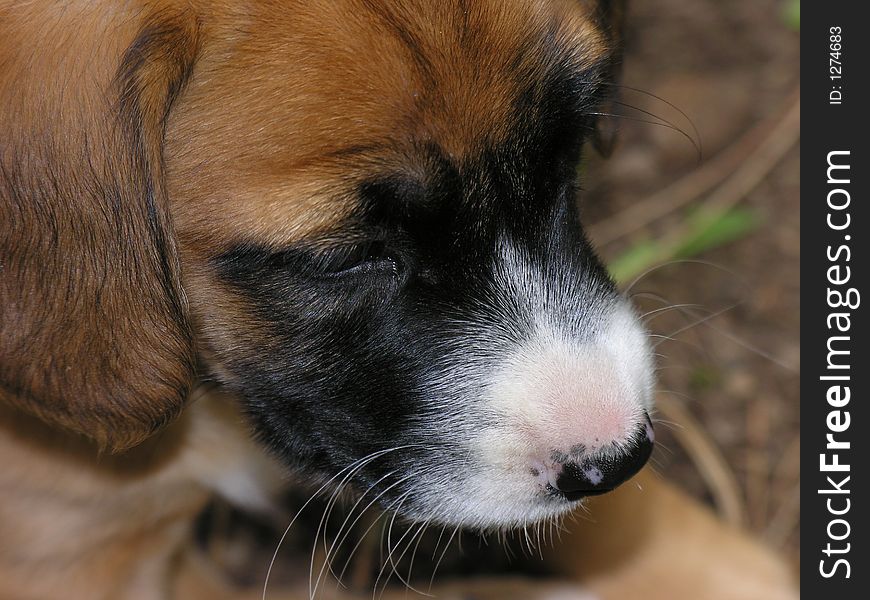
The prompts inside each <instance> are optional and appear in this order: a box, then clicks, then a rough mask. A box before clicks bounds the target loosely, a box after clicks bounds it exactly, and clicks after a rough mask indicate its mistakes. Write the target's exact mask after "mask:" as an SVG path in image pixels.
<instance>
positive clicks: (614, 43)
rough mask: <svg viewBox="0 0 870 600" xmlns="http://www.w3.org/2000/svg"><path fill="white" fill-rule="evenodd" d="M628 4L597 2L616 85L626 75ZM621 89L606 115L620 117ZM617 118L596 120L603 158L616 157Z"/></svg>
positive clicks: (596, 11)
mask: <svg viewBox="0 0 870 600" xmlns="http://www.w3.org/2000/svg"><path fill="white" fill-rule="evenodd" d="M627 4H628V0H595V7H594V13H593V14H594V15H595V19H596V21H597V23H598V26H599V27H600V28H601V31H602V32H604V35H605V37H606V39H607V41H608V43H609V44H610V73H609V77H610V80H611V81H612V82H613V83H614V84H616V83H617V82H618V81H619V76H620V74H621V73H622V50H623V43H624V33H625V9H626V5H627ZM619 96H620V94H619V87H617V86H616V85H614V86H613V87H612V88H611V90H610V91H609V95H608V96H607V98H606V100H605V101H604V103H603V104H602V106H601V112H602V113H608V114H611V115H612V114H616V111H617V110H618V109H617V108H616V102H617V101H618V99H619ZM616 121H617V117H611V116H606V115H601V116H599V117H598V118H597V119H596V120H595V130H594V131H593V134H592V145H593V147H594V148H595V150H596V151H597V152H598V153H599V154H600V155H601V156H603V157H605V158H607V157H609V156H610V155H611V154H612V153H613V149H614V147H615V146H616V134H617V122H616Z"/></svg>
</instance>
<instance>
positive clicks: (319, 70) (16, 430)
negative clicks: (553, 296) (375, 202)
mask: <svg viewBox="0 0 870 600" xmlns="http://www.w3.org/2000/svg"><path fill="white" fill-rule="evenodd" d="M594 4H595V3H593V2H580V1H577V2H575V1H573V0H549V1H547V0H530V1H528V2H507V1H498V0H487V1H481V2H472V1H471V0H467V1H466V2H456V3H451V2H433V1H431V0H428V1H427V0H413V1H412V0H409V1H408V2H402V3H389V2H375V1H374V0H297V1H295V2H286V3H274V2H265V1H262V2H254V1H251V2H231V1H229V0H226V1H219V0H217V1H213V2H208V1H205V0H192V1H190V2H174V1H162V0H160V1H149V2H146V1H144V0H143V1H142V2H131V3H117V2H90V1H84V0H81V1H69V2H63V3H53V2H36V3H32V2H26V3H25V2H15V1H11V0H5V1H3V2H0V107H2V108H0V229H2V232H3V234H2V237H0V400H2V401H3V402H2V403H0V458H2V461H3V463H4V467H3V469H0V539H2V540H3V542H2V546H0V597H3V598H15V599H17V598H58V597H66V598H89V599H101V598H106V599H108V598H143V599H152V598H155V599H156V598H165V597H170V596H175V597H183V598H219V597H227V598H229V597H241V596H239V595H237V594H238V593H237V592H235V591H230V590H229V588H227V587H226V586H225V585H223V584H222V583H221V582H220V581H219V577H218V576H217V575H215V574H214V573H208V571H207V569H206V570H203V569H202V568H200V567H201V565H199V566H198V565H197V564H196V561H195V560H192V559H191V557H190V556H187V555H185V553H184V549H185V548H186V540H187V539H188V537H189V526H190V522H191V520H192V518H193V517H194V515H195V514H196V513H197V512H198V511H200V510H201V508H202V507H203V505H204V503H205V502H206V500H207V497H208V495H209V493H210V491H209V490H210V488H213V487H214V486H215V485H219V482H220V480H221V479H222V478H223V477H226V475H227V472H228V471H229V472H238V473H249V474H250V473H269V474H270V475H273V473H272V471H273V470H274V466H273V465H271V464H270V463H269V462H268V461H266V460H265V458H263V456H262V453H261V452H260V451H258V450H257V449H256V448H254V447H253V446H252V445H251V444H250V442H248V441H247V438H246V436H245V434H244V433H243V432H242V431H241V430H240V428H239V418H238V417H237V416H235V415H234V413H232V412H231V411H230V412H228V410H229V409H227V408H226V407H228V406H229V407H231V406H232V403H231V402H230V401H227V400H225V399H223V400H221V399H216V400H215V399H213V400H210V401H205V400H202V401H200V402H198V403H197V405H196V406H194V407H192V408H191V410H189V411H186V412H185V413H184V415H183V417H182V418H180V419H178V416H179V415H180V414H181V413H182V411H183V408H184V406H185V404H186V403H187V402H188V399H189V398H190V397H191V386H192V385H193V384H194V381H195V373H194V370H195V369H194V361H195V356H197V354H198V355H199V356H205V357H206V358H208V356H209V351H210V346H211V345H213V344H218V342H219V341H220V340H218V339H217V338H219V337H220V336H226V335H228V334H231V335H235V336H239V337H243V336H254V337H256V336H258V335H259V333H258V331H257V329H256V327H253V326H252V324H251V323H249V322H246V321H245V320H244V318H243V317H242V316H241V315H242V313H243V312H244V311H243V308H244V307H243V301H242V300H241V299H239V298H237V297H235V296H233V295H232V294H231V293H230V292H229V291H228V290H226V289H224V287H223V286H222V285H221V284H219V283H218V282H217V280H216V278H215V277H213V274H212V272H211V266H210V262H209V261H210V259H212V258H213V257H214V256H216V255H218V254H220V253H221V252H222V251H225V250H226V249H227V248H229V247H231V246H232V245H233V244H235V243H239V242H246V241H256V242H257V243H259V244H263V245H266V246H273V247H276V248H279V247H282V246H283V245H286V244H288V243H289V242H295V241H299V240H303V239H306V240H307V239H311V240H317V239H320V238H323V237H324V236H346V235H350V234H352V232H349V231H347V230H346V229H345V225H344V222H343V219H344V218H345V217H346V216H347V215H348V214H350V213H351V212H352V210H353V208H354V206H353V203H354V202H355V200H354V199H353V198H354V196H353V195H352V194H351V190H352V189H354V187H355V186H356V185H357V184H358V182H359V181H360V178H361V177H362V176H363V175H364V174H365V173H366V172H367V170H370V169H372V168H373V167H377V166H381V167H383V166H392V167H394V168H400V169H404V170H406V171H409V172H415V171H417V170H418V171H420V172H421V174H422V173H423V172H424V167H425V165H420V164H415V160H417V159H415V158H413V157H414V156H415V153H414V152H413V150H414V149H415V148H416V147H419V146H425V145H426V144H429V143H437V144H438V145H439V146H440V147H441V148H443V149H445V151H446V152H447V153H448V154H449V155H450V156H454V157H461V156H464V155H466V154H468V153H471V152H474V151H475V149H476V147H477V145H478V144H480V143H482V142H484V141H497V140H499V139H502V137H503V136H505V135H506V132H508V131H509V130H510V128H511V125H512V123H511V119H512V118H513V117H512V115H511V114H510V111H508V110H506V108H505V107H508V106H510V104H511V101H512V99H514V98H515V97H516V96H517V94H518V93H519V90H520V88H521V87H522V86H524V85H528V84H529V83H530V82H531V83H534V81H535V78H536V77H538V76H540V75H541V73H540V70H541V69H543V68H545V65H544V66H542V65H540V64H539V63H538V62H537V61H538V59H539V56H538V55H537V54H535V52H534V51H533V50H532V49H531V48H532V46H531V45H530V44H527V43H526V41H528V40H530V39H531V38H533V37H535V36H541V35H544V34H548V35H550V37H551V39H555V40H558V41H559V43H560V44H562V45H564V46H566V47H569V48H573V52H572V57H573V60H575V61H576V62H577V64H578V65H581V66H584V65H585V66H588V65H590V64H592V63H594V62H595V61H598V60H603V59H607V58H608V56H609V55H610V53H612V52H614V51H615V48H616V45H617V38H618V37H619V35H620V32H619V29H618V27H613V28H610V27H609V22H610V19H611V18H613V15H610V16H608V15H606V14H601V13H600V12H598V11H597V9H596V8H595V7H594ZM617 10H618V9H617ZM602 19H603V20H602ZM602 25H603V26H602ZM545 37H546V36H545ZM444 48H450V49H451V50H450V51H449V52H446V51H444ZM222 332H223V333H222ZM194 339H198V340H200V342H199V343H200V344H201V346H200V347H198V348H196V347H194V341H193V340H194ZM224 341H225V340H224ZM218 345H221V344H218ZM223 345H225V344H223ZM215 368H217V369H219V368H220V365H216V366H215ZM173 421H174V422H173ZM170 423H171V424H170ZM161 429H162V431H160V432H159V433H157V432H158V431H159V430H161ZM130 448H132V450H130ZM105 449H110V450H113V451H118V452H121V453H120V454H118V455H116V456H112V455H106V454H104V452H103V451H104V450H105ZM124 450H126V452H122V451H124ZM655 485H657V484H652V486H653V487H655ZM651 498H654V496H653V497H651V496H647V497H646V498H644V503H645V504H647V505H648V506H649V508H648V510H649V515H648V517H647V518H648V519H650V520H655V519H657V518H659V517H660V516H661V513H660V512H659V511H666V512H667V514H672V513H673V512H676V511H681V510H682V507H683V506H685V504H686V502H687V501H686V500H685V499H683V498H682V497H681V496H671V497H670V498H671V499H670V500H669V501H668V502H667V503H656V502H654V501H653V502H650V500H651ZM626 510H628V511H629V512H631V510H632V509H630V508H629V509H626ZM707 523H708V524H707V525H705V527H707V529H706V531H708V532H709V536H710V538H709V539H719V537H720V536H734V535H735V534H732V533H725V532H724V530H722V528H721V527H719V526H718V525H716V524H715V523H714V522H713V521H712V520H710V519H709V518H707ZM620 529H622V530H625V527H624V526H621V525H619V524H615V525H614V527H613V528H608V535H611V534H612V532H613V531H616V532H617V533H618V532H619V530H620ZM623 532H624V531H623ZM600 538H601V535H600V532H599V534H598V535H596V534H591V535H590V536H589V538H587V541H588V542H589V543H590V544H599V543H600V541H601V540H600ZM657 539H664V538H662V537H660V538H657ZM690 541H691V540H690ZM691 543H695V542H694V541H691ZM741 544H742V545H739V548H744V547H746V546H747V544H748V543H747V542H741ZM638 546H639V548H638V550H637V551H638V552H641V553H643V552H646V551H647V550H645V549H644V545H643V544H642V543H641V544H638ZM591 547H599V548H603V547H604V546H603V545H600V546H591ZM687 547H696V546H691V544H690V545H689V546H687ZM705 551H706V549H705ZM598 555H599V556H601V557H602V559H607V558H608V557H609V559H613V560H615V559H616V558H617V557H616V556H614V555H613V553H611V552H604V551H602V552H600V553H599V554H598ZM699 555H700V554H699ZM720 559H721V557H718V558H711V561H713V560H715V561H717V563H718V564H724V565H725V567H723V568H725V569H727V568H728V567H727V565H729V564H732V563H729V562H728V561H727V560H726V561H724V563H723V561H722V560H720ZM649 560H650V561H652V563H651V564H652V565H656V564H657V563H656V562H655V561H656V560H660V559H656V558H655V557H653V556H652V555H651V557H650V559H649ZM658 566H660V567H661V568H662V569H668V570H670V569H672V568H679V566H674V565H661V564H658ZM648 568H649V569H652V567H648ZM573 570H574V569H573V567H571V566H570V565H569V566H568V567H566V573H571V572H573ZM668 572H670V571H668ZM629 580H631V578H630V577H629ZM475 585H477V586H478V588H479V590H480V591H481V594H485V593H490V595H492V594H496V596H497V597H503V598H507V597H516V598H533V597H536V596H535V595H536V594H538V593H545V592H546V590H547V589H548V588H545V587H537V586H532V585H531V584H528V583H526V584H516V585H513V586H512V587H511V592H510V594H509V593H508V592H504V595H498V594H500V593H501V592H498V591H497V590H503V589H504V587H503V586H504V585H505V584H504V583H499V582H488V583H487V582H480V583H478V584H475ZM608 585H610V584H608ZM776 585H779V583H777V584H776ZM612 586H616V587H615V588H614V587H612ZM612 586H611V588H608V589H618V586H619V583H618V581H616V583H614V584H612ZM533 587H534V589H535V590H537V591H534V592H533V591H531V590H532V588H533ZM602 589H604V588H602ZM632 589H634V588H632ZM487 590H489V592H487ZM444 592H445V594H447V595H448V597H449V594H451V593H453V592H451V591H450V588H445V589H444ZM608 593H609V592H608ZM511 594H512V595H511ZM289 597H297V596H296V595H295V594H291V595H290V596H289ZM540 597H544V596H540ZM608 597H614V598H616V597H620V596H617V595H612V596H608ZM622 597H626V598H628V597H631V596H622ZM663 597H668V596H663ZM669 597H673V598H676V597H682V596H669ZM692 597H693V598H707V597H710V598H712V597H714V596H712V595H711V596H702V595H699V594H695V595H694V596H692ZM764 597H772V596H764Z"/></svg>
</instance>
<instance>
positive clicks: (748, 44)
mask: <svg viewBox="0 0 870 600" xmlns="http://www.w3.org/2000/svg"><path fill="white" fill-rule="evenodd" d="M783 8H784V2H782V1H780V0H763V1H762V0H740V1H734V0H732V1H728V2H722V1H721V0H695V1H692V2H686V1H685V0H633V1H632V2H631V11H630V18H629V28H628V35H627V47H628V53H627V56H626V58H625V71H624V77H623V83H624V84H625V85H626V86H630V87H632V88H637V89H639V90H644V91H646V92H649V93H651V94H655V95H656V96H658V97H660V98H662V99H663V100H666V101H667V102H670V103H672V104H673V105H675V106H676V107H678V108H679V109H680V110H681V111H683V112H684V113H685V114H686V115H688V117H690V118H691V121H692V122H693V123H694V126H695V127H696V128H697V131H698V134H699V137H700V140H701V145H702V156H701V159H700V161H699V158H698V153H697V151H696V148H695V147H694V146H693V145H692V143H690V142H689V141H688V140H687V139H686V137H684V136H683V135H681V134H680V133H677V132H675V131H673V130H671V129H668V128H666V127H663V126H659V125H652V124H649V123H642V122H639V121H638V120H630V119H619V120H618V121H619V123H618V124H619V145H618V146H617V148H616V150H615V152H614V153H613V155H612V156H611V158H610V159H609V160H607V161H603V160H599V159H594V158H593V159H592V161H591V162H592V164H590V165H589V166H588V168H587V173H588V174H589V178H588V181H587V183H586V188H587V194H586V197H585V198H584V199H583V202H584V204H583V206H584V211H585V215H586V217H585V220H586V222H587V223H590V224H591V235H592V238H593V240H596V235H598V234H600V235H598V241H599V242H600V243H599V250H600V252H601V254H602V255H603V257H604V258H605V259H613V258H615V257H618V256H620V254H621V253H622V252H624V251H625V250H626V248H630V247H631V246H632V244H635V243H637V241H638V240H641V239H646V238H652V239H657V238H661V237H664V236H667V235H669V232H670V231H671V230H673V229H674V228H678V227H679V226H680V221H681V219H683V218H684V217H685V215H687V214H689V213H690V211H691V210H692V208H693V207H696V206H698V205H702V204H703V203H704V202H707V201H709V200H710V199H711V198H712V195H713V194H714V193H719V198H720V199H722V198H723V196H724V197H727V199H726V200H725V201H727V202H731V203H733V204H734V205H735V206H740V207H744V208H747V209H748V210H750V211H752V213H754V214H755V215H756V216H757V218H758V222H759V225H758V227H757V228H756V229H755V230H754V231H753V232H752V233H750V234H748V235H746V236H744V237H742V238H740V239H738V240H736V241H733V242H731V243H729V244H726V245H723V246H721V247H718V248H716V249H714V250H712V251H709V252H705V253H703V254H701V255H699V256H696V257H694V258H696V259H698V260H699V261H703V263H704V264H698V263H689V262H678V263H675V264H671V265H668V266H664V267H661V268H658V269H656V270H654V271H652V272H651V273H649V274H648V275H646V276H644V277H642V278H641V279H640V281H638V282H637V283H636V284H635V285H634V287H633V289H632V290H631V292H632V293H633V294H639V295H638V297H637V303H638V305H639V306H641V308H642V310H654V309H656V308H661V307H662V306H664V304H662V301H661V300H660V299H652V298H651V297H649V296H646V295H645V294H643V293H644V292H652V293H654V294H655V295H657V296H660V297H661V298H664V299H665V301H666V302H667V303H669V304H693V305H697V306H696V307H691V308H689V309H688V310H687V311H680V310H673V311H667V312H663V313H660V314H656V315H655V318H654V319H653V320H652V321H651V322H650V324H649V326H650V328H651V330H652V331H653V332H655V333H657V334H662V335H671V334H672V333H673V332H677V331H680V333H678V334H676V335H674V338H675V339H674V340H661V344H660V345H659V346H658V347H657V351H658V352H660V353H661V354H663V355H664V356H662V357H660V367H661V370H660V381H659V389H660V390H661V391H660V394H659V399H660V402H664V403H668V405H667V406H668V407H670V408H671V410H670V411H664V410H663V412H661V413H660V414H659V418H660V419H661V420H664V421H667V420H672V421H679V423H678V424H675V425H673V426H670V427H668V424H667V423H663V424H661V425H659V426H658V431H659V434H660V439H661V438H664V439H663V444H660V448H659V449H658V450H657V452H656V454H655V455H654V460H655V462H656V467H657V469H658V470H659V471H660V472H661V473H662V474H664V475H665V476H666V477H668V478H669V479H672V480H675V481H677V482H679V483H680V484H681V485H682V486H683V487H685V488H686V489H688V490H690V491H691V492H693V493H695V494H697V495H698V496H700V497H702V498H704V499H705V500H708V501H710V502H713V503H714V504H716V505H718V508H719V509H720V510H721V511H723V512H724V514H725V516H726V517H728V518H731V519H733V520H737V521H742V522H743V523H744V524H746V525H749V526H750V527H751V529H752V530H753V531H756V532H758V533H759V534H760V535H761V536H762V537H763V539H764V540H765V541H766V542H767V543H768V544H770V545H771V546H772V547H773V548H775V549H778V550H780V551H782V552H784V553H785V555H786V556H787V557H788V558H789V559H791V560H793V561H795V564H797V561H798V559H799V553H798V542H799V526H798V519H799V510H800V504H799V491H798V482H799V475H800V463H799V447H800V438H799V424H800V410H799V398H800V396H799V393H800V392H799V381H798V373H799V369H800V347H799V341H800V297H799V289H800V270H799V261H800V238H799V229H800V213H799V200H800V188H799V182H800V178H799V167H800V148H799V143H798V142H797V138H798V135H799V121H798V122H797V123H795V122H794V121H792V122H791V123H790V124H789V123H786V124H785V125H782V126H780V127H778V128H777V127H776V125H777V124H779V123H781V120H782V118H783V115H785V114H786V113H787V112H788V111H789V109H792V111H794V109H795V106H796V104H795V103H796V100H797V99H798V98H799V84H800V77H799V62H800V51H799V33H798V32H796V31H794V30H793V29H791V28H789V27H788V26H787V25H786V23H785V21H784V19H783ZM623 101H624V103H625V104H631V105H633V106H635V107H638V108H640V109H643V110H646V111H649V112H650V113H653V114H655V115H657V116H660V117H663V118H665V119H667V120H669V121H671V122H672V123H674V124H675V125H676V126H677V127H679V128H681V129H683V130H684V131H686V132H688V133H689V134H690V135H691V134H692V128H691V124H690V123H689V122H688V121H687V120H686V118H685V117H684V116H682V115H681V114H680V113H679V112H677V111H676V110H675V109H674V108H672V107H670V106H668V105H667V104H665V103H663V102H662V101H659V100H656V99H655V98H652V97H650V96H648V95H646V94H643V93H640V92H634V91H632V90H628V89H626V90H624V91H623ZM798 101H799V100H798ZM618 108H619V109H621V110H614V111H613V112H615V113H617V112H618V113H620V114H624V115H627V116H630V118H631V119H644V120H648V121H649V120H653V119H652V117H650V116H648V115H646V114H644V113H641V112H638V111H635V110H631V109H629V108H627V107H625V106H620V107H618ZM797 111H798V112H797V114H798V115H799V106H798V108H797ZM793 114H794V113H793ZM777 142H781V143H780V144H779V148H778V149H777V150H776V151H771V152H773V157H771V152H765V151H764V148H762V150H761V151H756V150H757V148H759V147H762V146H764V145H765V144H767V147H768V148H769V147H770V146H776V145H777ZM729 149H730V152H732V154H733V153H734V152H735V151H736V155H737V157H738V158H737V160H736V161H730V164H724V165H718V166H717V162H716V161H717V159H718V160H720V161H721V160H722V157H723V156H724V155H725V154H726V153H727V152H729ZM760 163H766V164H760ZM705 169H706V171H705V172H711V171H712V173H713V174H714V175H716V176H717V177H725V179H726V184H721V185H719V186H714V187H713V189H712V190H711V191H709V192H705V191H704V189H703V188H704V186H701V185H688V190H687V189H680V187H679V186H680V184H681V183H684V182H687V181H688V180H689V178H691V177H692V176H693V174H697V173H698V171H701V170H705ZM711 177H712V175H711ZM753 184H754V185H753ZM726 185H727V186H729V187H727V188H726V187H725V186H726ZM750 186H752V187H751V188H750ZM663 189H671V190H674V194H673V195H669V194H667V193H665V194H661V193H658V194H657V192H660V191H661V190H663ZM680 195H682V199H683V200H684V201H685V203H684V206H683V207H682V208H680V209H678V210H675V211H673V212H672V213H669V214H668V215H666V216H665V217H663V218H660V219H656V220H654V221H651V222H650V223H648V224H644V223H643V221H642V220H640V219H632V222H630V223H629V224H628V225H621V224H620V223H619V222H618V219H615V217H614V216H615V215H620V214H621V213H625V211H626V210H629V209H631V208H632V207H635V206H636V205H637V204H639V203H642V202H643V201H644V200H647V201H649V199H650V198H651V197H653V198H654V199H655V198H662V202H671V201H673V200H674V197H675V196H677V197H678V196H680ZM654 204H655V203H654ZM625 214H638V213H637V212H635V213H625ZM615 221H616V222H615ZM636 228H637V229H636ZM720 312H721V314H718V313H720ZM704 315H711V318H710V319H709V320H707V321H704V322H703V323H700V324H698V325H695V326H692V323H695V322H697V321H699V320H701V319H703V318H704ZM687 327H688V328H687ZM681 330H683V331H681ZM683 411H686V412H687V413H688V416H689V417H691V418H693V419H694V420H697V424H698V426H699V427H698V428H697V431H696V430H694V429H692V428H690V431H689V432H688V433H686V431H685V429H686V427H687V424H686V423H683V422H682V421H681V419H680V417H683V414H682V413H683ZM680 433H682V434H683V435H682V436H680V435H679V434H680ZM687 436H688V437H690V438H694V437H698V436H703V437H706V438H707V439H702V442H704V443H702V444H700V445H699V444H698V443H695V444H694V446H693V445H692V444H690V449H689V450H687V448H686V446H685V442H684V441H681V440H680V437H687ZM716 454H721V459H722V462H723V463H724V464H721V465H720V466H721V467H722V468H721V469H717V468H713V467H716V465H717V460H716V459H717V458H720V457H717V456H716ZM698 462H700V463H701V466H700V467H699V466H698Z"/></svg>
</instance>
